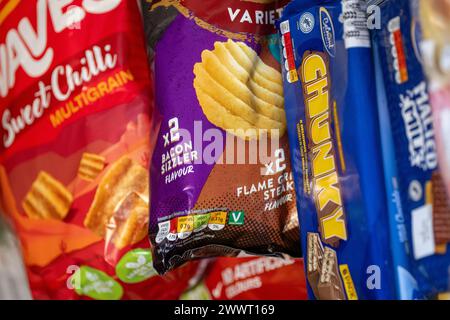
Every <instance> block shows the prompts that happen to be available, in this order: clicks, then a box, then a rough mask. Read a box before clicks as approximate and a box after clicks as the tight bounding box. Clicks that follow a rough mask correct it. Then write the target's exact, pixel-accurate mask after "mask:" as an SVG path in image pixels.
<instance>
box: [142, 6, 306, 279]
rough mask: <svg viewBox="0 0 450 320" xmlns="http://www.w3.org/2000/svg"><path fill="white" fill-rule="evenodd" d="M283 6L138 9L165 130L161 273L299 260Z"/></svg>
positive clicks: (157, 225) (158, 155)
mask: <svg viewBox="0 0 450 320" xmlns="http://www.w3.org/2000/svg"><path fill="white" fill-rule="evenodd" d="M287 2H288V1H264V2H260V1H258V2H255V1H240V0H226V1H223V0H221V1H193V0H177V1H174V0H172V1H143V7H144V15H145V24H146V31H147V38H148V39H147V40H148V41H147V42H148V44H149V47H150V52H151V57H152V58H153V57H154V75H155V84H156V108H157V111H158V118H157V119H158V120H159V121H160V122H159V123H160V129H159V130H160V131H159V135H158V137H157V141H156V148H155V151H154V154H153V158H152V161H151V190H152V193H151V215H150V216H151V218H150V240H151V241H152V243H153V246H154V258H155V259H154V261H155V268H156V269H157V270H158V272H160V273H165V272H167V271H168V270H170V269H173V268H175V267H177V266H179V265H181V264H183V263H185V262H186V261H189V260H192V259H198V258H205V257H211V256H237V255H239V254H241V253H242V252H244V251H245V252H247V253H252V254H270V255H275V254H279V253H287V254H290V255H293V256H299V255H300V251H301V250H300V244H299V229H298V227H299V225H298V219H297V209H296V204H295V192H294V184H293V177H292V172H291V169H290V162H289V150H288V147H287V143H288V141H287V134H286V116H285V111H284V97H283V85H282V76H281V67H280V56H279V51H278V44H277V43H278V42H277V41H278V38H277V35H276V30H275V28H274V22H275V19H276V18H278V17H279V14H280V12H281V11H282V8H283V6H284V5H285V4H286V3H287ZM155 119H156V118H155Z"/></svg>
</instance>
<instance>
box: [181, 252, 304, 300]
mask: <svg viewBox="0 0 450 320" xmlns="http://www.w3.org/2000/svg"><path fill="white" fill-rule="evenodd" d="M303 270H304V269H303V259H294V258H289V257H286V258H284V259H283V258H277V257H248V258H218V259H215V260H213V261H212V262H211V263H210V264H209V266H208V267H207V269H206V272H205V276H204V278H203V280H202V282H200V283H199V284H198V285H197V286H196V287H194V288H193V289H191V290H189V291H187V292H186V293H184V294H183V296H182V297H181V298H182V299H185V300H306V298H307V292H306V280H305V274H304V272H303Z"/></svg>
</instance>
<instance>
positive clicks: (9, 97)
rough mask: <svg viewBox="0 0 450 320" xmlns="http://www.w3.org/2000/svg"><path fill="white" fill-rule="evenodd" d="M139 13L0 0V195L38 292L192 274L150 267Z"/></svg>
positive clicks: (160, 283)
mask: <svg viewBox="0 0 450 320" xmlns="http://www.w3.org/2000/svg"><path fill="white" fill-rule="evenodd" d="M140 21H141V16H140V11H139V8H138V4H137V2H136V1H124V0H96V1H93V0H83V1H81V0H76V1H45V0H37V1H2V2H1V3H0V112H1V136H2V143H1V147H0V200H1V201H0V203H1V208H2V209H3V210H4V211H5V212H6V213H7V214H8V215H9V217H10V218H11V219H12V220H13V222H14V223H15V226H16V230H17V232H18V235H19V238H20V240H21V244H22V250H23V256H24V261H25V264H26V267H27V272H28V278H29V281H30V287H31V290H32V294H33V297H34V298H36V299H84V298H91V299H120V298H124V299H139V298H141V299H142V298H175V297H177V296H178V295H179V294H180V292H182V291H183V290H185V287H186V284H187V282H188V279H184V278H183V277H184V276H185V275H184V274H183V273H180V274H174V275H173V278H175V280H176V281H173V282H170V281H171V280H170V279H162V278H160V277H157V276H156V272H155V271H154V269H153V268H152V256H151V253H150V249H149V243H148V239H147V228H148V215H149V172H148V167H149V159H150V157H151V155H150V136H151V126H150V124H151V112H152V108H153V107H152V101H153V100H152V99H153V97H152V94H151V80H150V78H149V66H148V63H147V56H146V50H145V41H144V33H143V30H142V24H141V23H139V22H140ZM93 30H94V31H95V32H93ZM192 267H194V266H192ZM190 268H191V267H189V266H187V267H186V269H184V270H180V272H185V274H186V277H188V276H189V274H190V272H191V271H189V270H190ZM167 287H169V288H170V290H167Z"/></svg>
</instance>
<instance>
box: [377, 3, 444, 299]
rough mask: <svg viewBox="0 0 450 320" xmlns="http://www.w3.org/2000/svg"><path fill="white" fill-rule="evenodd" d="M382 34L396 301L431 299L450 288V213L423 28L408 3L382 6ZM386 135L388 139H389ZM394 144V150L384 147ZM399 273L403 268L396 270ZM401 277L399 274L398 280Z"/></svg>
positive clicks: (379, 51)
mask: <svg viewBox="0 0 450 320" xmlns="http://www.w3.org/2000/svg"><path fill="white" fill-rule="evenodd" d="M370 4H372V5H377V6H379V8H380V13H381V16H380V19H381V21H380V22H381V28H380V29H375V30H373V39H374V45H375V55H376V60H377V61H376V63H377V65H378V66H379V68H380V76H379V78H383V79H384V81H383V83H381V81H379V94H378V96H379V100H384V99H385V100H386V103H385V104H382V103H380V107H379V109H380V113H382V112H383V113H385V114H386V116H385V119H386V121H390V124H387V126H388V127H389V128H390V129H388V130H386V131H384V132H383V137H384V141H385V143H384V144H383V146H384V154H385V168H386V170H392V171H391V174H390V175H387V182H388V188H389V183H390V182H391V181H395V183H394V184H393V185H395V186H396V189H397V191H396V192H397V197H396V202H397V208H399V211H398V212H400V213H401V214H400V215H399V216H398V217H401V219H397V221H399V220H401V225H402V227H399V228H398V229H397V230H392V231H393V233H392V237H391V239H392V250H393V257H394V259H397V261H400V262H399V264H401V265H402V267H404V269H403V270H402V272H401V273H400V272H399V275H400V277H399V278H398V285H399V288H400V289H401V290H400V294H399V295H400V298H402V299H413V298H434V297H436V296H437V295H438V294H439V293H442V292H445V291H448V290H449V272H450V269H449V267H450V252H449V250H448V243H449V242H450V210H449V207H448V199H447V197H446V195H445V188H444V184H443V182H442V179H441V177H440V174H439V173H438V169H439V168H438V157H437V152H436V141H435V133H434V127H433V116H432V109H431V106H430V101H429V94H428V87H427V83H426V80H425V76H424V73H423V69H422V63H421V60H422V57H421V54H420V50H419V43H418V42H419V39H420V24H419V23H418V20H417V19H415V18H414V10H415V8H414V7H413V6H412V5H411V4H412V2H410V1H408V0H381V1H380V0H379V1H371V2H370ZM389 135H390V137H389ZM389 139H391V144H393V145H394V146H395V148H392V149H391V152H389V151H388V150H387V149H386V148H387V146H388V144H389V142H386V141H388V140H389ZM398 270H400V268H398ZM402 274H403V276H401V275H402Z"/></svg>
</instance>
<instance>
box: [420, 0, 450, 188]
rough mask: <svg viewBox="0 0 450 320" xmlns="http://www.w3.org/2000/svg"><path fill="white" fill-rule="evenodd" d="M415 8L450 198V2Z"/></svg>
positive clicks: (432, 0)
mask: <svg viewBox="0 0 450 320" xmlns="http://www.w3.org/2000/svg"><path fill="white" fill-rule="evenodd" d="M415 6H416V13H417V14H416V17H417V19H420V20H421V25H422V28H421V29H422V36H423V39H422V43H421V49H422V54H423V61H424V67H425V71H426V73H427V75H428V80H429V91H430V100H431V105H432V108H433V117H434V128H435V135H436V143H437V150H438V156H439V166H440V169H441V173H442V176H443V178H444V183H445V186H446V189H447V194H448V195H449V196H450V66H449V64H448V61H449V56H450V49H449V48H450V35H449V33H448V30H449V27H450V1H449V0H428V1H427V0H415ZM417 9H418V10H417Z"/></svg>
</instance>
